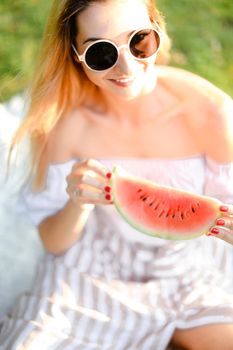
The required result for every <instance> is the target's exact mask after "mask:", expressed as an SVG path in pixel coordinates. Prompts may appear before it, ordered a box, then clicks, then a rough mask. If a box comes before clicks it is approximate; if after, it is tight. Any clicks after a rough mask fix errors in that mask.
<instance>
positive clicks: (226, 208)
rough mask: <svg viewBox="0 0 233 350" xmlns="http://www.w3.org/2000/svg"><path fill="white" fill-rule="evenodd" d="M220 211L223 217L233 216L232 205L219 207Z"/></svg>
mask: <svg viewBox="0 0 233 350" xmlns="http://www.w3.org/2000/svg"><path fill="white" fill-rule="evenodd" d="M219 211H220V213H221V214H222V216H230V215H232V216H233V205H232V204H223V205H221V206H220V207H219Z"/></svg>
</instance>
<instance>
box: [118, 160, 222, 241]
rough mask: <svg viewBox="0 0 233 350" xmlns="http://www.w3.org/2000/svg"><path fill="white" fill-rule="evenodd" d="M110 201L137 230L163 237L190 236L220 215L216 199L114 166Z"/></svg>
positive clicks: (204, 229)
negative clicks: (134, 174) (153, 180)
mask: <svg viewBox="0 0 233 350" xmlns="http://www.w3.org/2000/svg"><path fill="white" fill-rule="evenodd" d="M113 175H114V176H113V178H112V180H111V181H112V183H111V185H112V195H113V203H114V205H115V207H116V209H117V210H118V212H119V213H120V214H121V216H122V217H123V218H124V219H125V220H126V221H127V222H128V223H129V224H130V225H131V226H133V227H134V228H135V229H137V230H138V231H140V232H142V233H145V234H148V235H151V236H155V237H160V238H163V239H174V240H179V239H181V240H183V239H191V238H195V237H198V236H201V235H202V234H204V233H206V232H208V230H209V228H210V227H211V226H213V225H214V223H215V220H216V219H217V218H218V217H219V216H220V213H219V206H220V205H221V204H222V203H221V202H220V201H219V200H217V199H214V198H211V197H207V196H203V195H197V194H193V193H191V192H187V191H185V190H181V189H176V188H172V187H169V186H161V185H158V184H156V183H155V182H152V181H149V180H144V179H142V178H139V177H135V176H131V175H130V174H128V173H126V172H125V171H124V170H123V169H121V168H120V167H118V166H115V167H114V170H113Z"/></svg>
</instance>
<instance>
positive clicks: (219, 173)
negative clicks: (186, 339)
mask: <svg viewBox="0 0 233 350" xmlns="http://www.w3.org/2000/svg"><path fill="white" fill-rule="evenodd" d="M75 161H77V160H71V161H70V162H67V163H64V164H56V165H51V166H50V167H49V170H48V174H47V185H46V188H45V190H44V191H43V192H41V193H33V192H31V191H30V189H29V188H30V186H29V184H28V185H27V186H26V187H25V188H24V189H23V192H22V196H21V199H20V206H19V211H20V212H21V213H24V215H27V216H30V218H31V220H32V222H33V223H34V225H38V224H39V223H40V222H41V220H43V219H44V218H45V217H47V216H49V215H52V214H53V213H55V212H57V211H58V210H60V209H61V208H62V207H63V206H64V205H65V203H66V201H67V200H68V196H67V194H66V191H65V188H66V182H65V177H66V176H67V175H68V174H69V172H70V170H71V167H72V165H73V164H74V162H75ZM100 161H101V162H102V163H103V164H104V165H105V166H107V167H108V168H109V169H111V168H112V166H113V164H114V163H117V164H119V165H121V166H122V167H124V168H125V169H126V170H128V171H129V172H131V173H132V174H135V175H137V176H141V177H144V178H147V179H151V180H154V181H157V182H158V183H160V184H165V185H170V186H174V187H177V188H183V189H185V190H188V191H192V192H195V193H199V194H203V193H204V194H207V195H209V196H213V197H217V198H219V199H220V200H222V201H223V202H224V203H233V164H217V163H216V162H214V161H213V160H211V159H208V158H206V157H204V156H196V157H190V158H184V159H176V160H163V159H141V158H133V159H131V158H123V159H122V158H121V159H101V160H100ZM67 235H69V232H67ZM232 267H233V265H232V247H231V246H230V245H228V244H226V243H225V242H223V241H221V240H218V239H216V238H214V237H206V236H203V237H200V238H196V239H193V240H189V241H168V240H162V239H159V238H153V237H149V236H146V235H143V234H141V233H140V232H138V231H136V230H135V229H133V228H131V227H130V226H129V225H128V224H127V223H125V222H124V221H123V220H122V218H121V217H120V216H119V214H118V213H117V211H116V210H115V208H114V207H113V206H111V205H110V206H109V205H108V206H106V205H105V206H104V205H102V206H98V207H96V208H95V209H94V210H93V211H92V212H91V214H90V216H89V219H88V221H87V224H86V226H85V228H84V230H83V234H82V237H81V239H80V240H79V241H77V242H76V243H75V244H74V245H73V246H72V247H71V248H70V249H69V250H68V251H67V252H66V253H65V254H63V255H60V256H53V255H51V254H46V256H45V258H44V260H43V261H42V262H41V263H40V265H39V267H38V272H37V274H36V277H35V281H34V283H33V288H32V290H31V291H30V292H29V293H27V294H25V295H22V297H21V298H20V299H19V301H18V303H17V305H16V306H15V308H13V311H12V313H11V314H10V315H7V316H6V318H5V320H4V323H3V326H2V329H1V333H0V349H1V350H2V349H4V350H16V349H17V350H19V349H20V350H21V349H29V350H35V349H38V350H41V349H43V350H53V349H56V350H74V349H75V350H81V349H82V350H84V349H85V350H91V349H99V350H105V349H106V350H107V349H108V350H164V349H167V348H168V346H169V341H170V339H171V337H172V334H173V332H174V329H175V328H182V329H187V328H191V327H196V326H201V325H206V324H212V323H233V294H232V293H231V291H232V282H233V274H232Z"/></svg>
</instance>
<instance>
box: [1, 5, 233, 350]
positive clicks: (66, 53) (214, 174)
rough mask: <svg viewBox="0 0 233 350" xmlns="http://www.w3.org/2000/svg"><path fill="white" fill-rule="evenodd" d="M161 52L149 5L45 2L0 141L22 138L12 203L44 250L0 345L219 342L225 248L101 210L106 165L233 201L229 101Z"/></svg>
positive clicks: (226, 313) (106, 198) (228, 344)
mask: <svg viewBox="0 0 233 350" xmlns="http://www.w3.org/2000/svg"><path fill="white" fill-rule="evenodd" d="M132 14H133V16H132ZM168 49H169V40H168V38H167V36H166V32H165V27H164V22H163V18H162V17H161V15H160V13H159V11H158V9H157V8H156V7H155V6H154V4H153V1H151V0H124V1H119V0H117V1H116V0H106V1H103V0H102V1H97V0H96V1H87V0H86V1H85V0H83V1H71V0H69V1H68V0H66V1H65V0H63V1H54V5H53V8H52V11H51V16H50V17H49V23H48V28H47V31H46V35H45V39H44V44H43V50H42V55H41V59H40V62H39V65H38V69H37V72H36V76H35V79H34V84H33V88H32V91H31V97H30V98H31V104H30V108H29V111H28V115H27V116H26V118H25V121H24V122H23V124H22V126H21V127H20V129H19V131H18V133H17V134H16V137H15V140H14V143H13V145H15V144H17V143H18V142H19V140H21V138H22V136H24V135H25V134H26V133H27V134H29V135H30V138H31V146H32V147H31V149H32V157H33V158H32V164H33V165H34V168H33V176H32V177H31V180H30V181H29V184H27V185H26V186H25V188H24V189H23V194H22V199H21V211H22V212H24V213H25V214H27V215H30V217H31V219H32V221H33V223H34V224H35V225H36V226H38V231H39V234H40V237H41V240H42V242H43V244H44V247H45V249H46V251H47V252H48V253H47V254H46V257H45V259H44V261H43V262H42V263H41V264H40V266H39V270H38V273H37V276H36V280H35V282H34V284H33V288H32V290H31V291H30V293H28V294H27V295H24V296H22V298H21V299H20V300H19V302H18V304H17V305H16V307H15V309H14V310H13V312H12V314H11V315H8V316H7V317H6V320H5V322H4V324H3V326H2V331H1V335H0V344H1V347H0V348H1V349H19V348H24V349H35V348H43V349H49V350H50V349H62V350H64V349H69V350H71V349H86V350H90V349H101V350H102V349H111V350H113V349H114V350H123V349H125V350H126V349H140V350H141V349H145V350H146V349H148V350H150V349H156V350H163V349H166V348H167V347H168V346H169V344H170V345H173V346H180V347H182V348H184V349H198V350H204V349H208V350H209V349H212V350H215V349H218V350H219V349H224V350H228V349H229V350H230V349H231V348H232V344H233V299H232V294H230V292H229V290H228V288H229V286H228V279H227V278H226V274H227V272H228V271H230V273H231V272H232V271H231V269H230V270H228V269H227V267H228V266H230V263H231V260H230V257H231V255H230V254H229V253H228V252H227V250H226V245H224V244H225V243H224V244H222V243H223V242H221V241H220V240H211V239H209V238H208V237H206V236H203V237H201V238H198V239H194V240H190V241H182V242H181V241H179V242H177V241H166V240H161V239H156V238H150V237H145V235H143V234H141V233H139V232H137V231H136V230H133V229H131V228H130V227H129V226H128V225H127V224H125V223H124V222H123V220H122V219H121V218H119V216H118V215H117V213H116V211H115V210H114V207H113V206H112V200H111V186H110V184H111V182H110V178H111V176H112V174H111V169H112V166H113V163H115V162H117V163H119V164H120V165H122V166H123V167H124V168H125V169H126V170H128V171H130V172H132V173H134V174H136V175H140V176H142V177H145V178H148V179H151V180H154V181H157V182H158V183H160V184H165V185H170V186H176V187H179V188H184V189H186V190H189V191H193V192H197V193H204V194H207V195H211V196H216V197H217V196H218V193H221V194H222V197H221V198H220V199H221V200H222V201H223V203H230V202H233V192H232V190H231V191H230V190H229V188H228V187H227V186H226V183H227V182H229V181H232V178H231V177H230V172H229V169H230V168H231V164H232V163H231V162H232V161H233V151H232V150H233V148H232V140H233V137H232V136H233V135H232V132H231V129H230V128H228V126H229V123H230V112H231V110H232V100H231V99H230V97H228V96H227V95H226V94H224V93H223V92H222V91H220V90H219V89H217V88H216V87H214V86H213V85H212V84H210V83H208V82H207V81H205V80H203V79H201V78H199V77H197V76H195V75H193V74H190V73H188V72H185V71H183V70H179V69H175V68H169V67H166V66H161V65H160V64H161V63H164V62H165V60H166V59H167V58H168ZM223 150H224V152H223ZM219 189H221V191H219Z"/></svg>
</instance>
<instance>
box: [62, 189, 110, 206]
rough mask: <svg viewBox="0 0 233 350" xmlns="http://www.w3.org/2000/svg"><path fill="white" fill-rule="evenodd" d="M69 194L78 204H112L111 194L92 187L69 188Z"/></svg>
mask: <svg viewBox="0 0 233 350" xmlns="http://www.w3.org/2000/svg"><path fill="white" fill-rule="evenodd" d="M67 193H68V194H69V195H70V197H71V198H72V199H73V200H74V201H75V202H76V203H82V204H83V203H91V204H111V203H112V197H111V195H110V194H109V193H106V192H103V191H100V190H98V189H96V188H94V187H91V186H82V187H77V186H76V187H72V186H70V187H69V188H67Z"/></svg>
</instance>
